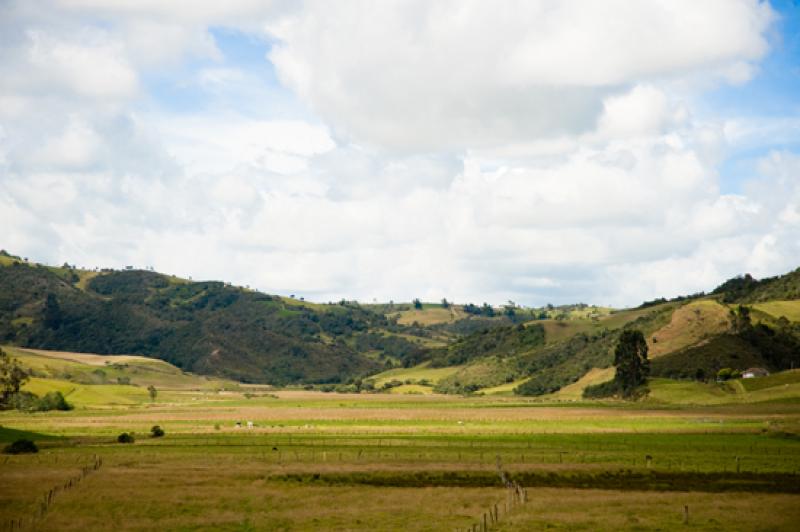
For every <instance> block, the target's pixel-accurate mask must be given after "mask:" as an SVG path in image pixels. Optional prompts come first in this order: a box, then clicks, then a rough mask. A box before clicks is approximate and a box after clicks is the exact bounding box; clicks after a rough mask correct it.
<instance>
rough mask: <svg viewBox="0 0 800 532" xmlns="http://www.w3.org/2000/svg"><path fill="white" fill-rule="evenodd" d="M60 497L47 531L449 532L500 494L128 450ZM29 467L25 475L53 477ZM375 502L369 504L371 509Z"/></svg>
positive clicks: (42, 479) (43, 525) (29, 481)
mask: <svg viewBox="0 0 800 532" xmlns="http://www.w3.org/2000/svg"><path fill="white" fill-rule="evenodd" d="M107 462H108V464H107V465H106V466H104V467H103V468H102V469H101V470H100V471H98V472H97V473H95V474H93V475H91V476H90V477H88V478H87V479H86V480H84V481H83V482H82V483H81V484H80V485H79V486H78V487H77V488H75V489H73V490H70V491H68V492H66V493H64V494H63V495H61V496H60V497H59V498H58V500H57V501H56V503H55V504H54V505H53V506H52V508H51V511H50V512H49V513H48V514H47V516H46V517H45V519H44V520H43V521H41V523H40V524H39V525H38V526H37V529H39V530H59V531H61V530H111V529H113V530H155V529H161V530H176V529H181V530H186V529H192V530H243V529H244V530H248V529H257V530H442V529H452V528H454V527H464V526H467V525H468V524H469V523H470V522H471V521H472V520H473V519H474V518H475V515H477V514H478V513H480V512H481V511H482V510H483V509H484V507H485V505H486V501H490V500H495V499H498V498H499V496H500V492H501V490H499V489H496V488H467V489H447V488H378V487H368V486H341V487H339V486H337V487H328V486H325V485H306V484H295V483H291V482H273V481H270V480H268V477H269V475H270V474H272V473H275V472H276V469H274V468H272V467H270V466H269V465H266V464H263V463H259V462H258V461H256V460H253V461H250V462H245V463H241V462H240V463H225V466H224V467H219V465H218V464H215V463H210V462H209V461H207V460H202V459H198V460H195V461H192V462H188V463H187V462H184V461H176V460H170V459H169V457H166V459H165V457H164V456H139V457H137V456H136V455H135V454H132V453H131V454H130V455H126V456H122V457H118V458H116V459H113V458H112V459H109V460H107ZM40 473H43V472H42V471H40V470H37V471H35V472H33V471H31V472H30V473H29V474H28V476H27V478H25V479H24V482H25V483H26V486H27V487H28V488H29V489H30V490H31V491H35V487H34V486H33V484H34V483H35V482H37V481H38V482H40V483H43V484H45V485H46V483H47V482H51V481H53V480H55V479H53V478H50V477H49V476H48V477H47V478H45V476H43V475H41V474H40ZM367 502H368V504H365V503H367Z"/></svg>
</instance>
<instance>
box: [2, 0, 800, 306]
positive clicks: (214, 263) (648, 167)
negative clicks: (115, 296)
mask: <svg viewBox="0 0 800 532" xmlns="http://www.w3.org/2000/svg"><path fill="white" fill-rule="evenodd" d="M0 248H3V249H6V250H8V251H9V252H11V253H14V254H17V255H21V256H25V257H28V258H30V259H31V260H35V261H38V262H45V263H49V264H62V263H63V262H69V263H70V264H76V265H78V266H82V267H88V268H93V267H114V268H120V267H123V266H126V265H132V266H135V267H153V268H155V269H156V270H157V271H161V272H165V273H171V274H176V275H181V276H185V277H189V276H191V277H192V278H193V279H215V280H225V281H231V282H233V283H235V284H238V285H242V286H250V287H253V288H257V289H259V290H262V291H265V292H268V293H276V294H282V295H289V294H294V295H296V296H297V297H301V296H302V297H305V298H306V299H309V300H314V301H335V300H339V299H341V298H346V299H348V300H352V299H357V300H359V301H362V302H372V301H389V300H394V301H409V300H411V299H412V298H416V297H419V298H421V299H423V300H426V301H438V300H440V299H441V298H447V299H448V300H450V301H457V302H475V303H482V302H489V303H492V304H501V303H505V302H507V301H513V302H515V303H517V304H519V305H526V306H540V305H544V304H546V303H553V304H563V303H575V302H585V303H589V304H598V305H613V306H618V307H619V306H629V305H637V304H639V303H641V302H642V301H644V300H649V299H653V298H656V297H662V296H663V297H673V296H676V295H681V294H690V293H695V292H698V291H703V290H706V291H707V290H711V289H713V288H714V287H715V286H717V285H718V284H720V283H721V282H722V281H724V280H725V279H728V278H730V277H732V276H734V275H737V274H742V273H745V272H749V273H752V274H753V275H755V276H756V277H764V276H771V275H776V274H780V273H785V272H787V271H790V270H793V269H795V268H797V267H798V266H800V6H799V5H798V3H796V2H794V1H790V0H785V1H781V2H757V1H750V0H708V1H704V2H697V1H694V0H670V1H669V2H664V1H661V0H639V1H637V2H630V1H628V0H606V1H595V0H585V1H582V0H567V1H563V0H520V1H516V0H505V1H503V2H488V1H473V0H406V1H393V0H386V1H381V2H374V1H355V0H353V1H350V0H341V1H337V2H330V1H325V0H321V1H306V2H301V1H293V2H286V1H281V0H274V1H256V0H231V1H228V2H217V1H211V0H173V1H170V2H164V1H161V0H118V1H114V2H109V1H106V0H19V1H17V0H0Z"/></svg>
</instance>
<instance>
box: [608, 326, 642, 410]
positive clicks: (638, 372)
mask: <svg viewBox="0 0 800 532" xmlns="http://www.w3.org/2000/svg"><path fill="white" fill-rule="evenodd" d="M614 365H615V366H616V367H617V373H616V375H615V376H614V380H615V381H617V384H618V385H619V387H620V389H621V390H622V394H623V395H624V396H629V395H630V394H631V392H633V390H634V389H636V387H638V386H641V385H642V384H644V383H645V382H646V381H647V376H648V375H649V374H650V361H649V360H647V342H646V341H645V339H644V335H643V334H642V331H638V330H627V331H623V332H622V334H621V335H620V337H619V342H618V343H617V347H616V349H615V350H614Z"/></svg>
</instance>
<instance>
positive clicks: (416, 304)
mask: <svg viewBox="0 0 800 532" xmlns="http://www.w3.org/2000/svg"><path fill="white" fill-rule="evenodd" d="M414 308H415V309H417V310H419V309H421V308H422V301H420V300H419V298H415V299H414Z"/></svg>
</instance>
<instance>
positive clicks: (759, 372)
mask: <svg viewBox="0 0 800 532" xmlns="http://www.w3.org/2000/svg"><path fill="white" fill-rule="evenodd" d="M767 375H769V371H767V370H765V369H764V368H748V369H746V370H744V371H743V372H742V378H743V379H753V378H755V377H766V376H767Z"/></svg>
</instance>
